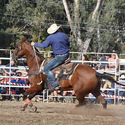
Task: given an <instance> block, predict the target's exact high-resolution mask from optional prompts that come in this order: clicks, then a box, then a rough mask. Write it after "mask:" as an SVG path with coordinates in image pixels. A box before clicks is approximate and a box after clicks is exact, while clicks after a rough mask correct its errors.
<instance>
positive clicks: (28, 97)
mask: <svg viewBox="0 0 125 125" xmlns="http://www.w3.org/2000/svg"><path fill="white" fill-rule="evenodd" d="M35 95H36V92H34V93H32V94H28V93H27V92H25V94H24V97H25V98H26V99H25V101H24V103H23V104H22V106H21V111H25V109H26V108H27V106H29V107H30V108H31V109H32V110H33V111H34V112H36V111H37V107H36V106H34V105H33V103H32V102H31V99H32V98H33V97H34V96H35Z"/></svg>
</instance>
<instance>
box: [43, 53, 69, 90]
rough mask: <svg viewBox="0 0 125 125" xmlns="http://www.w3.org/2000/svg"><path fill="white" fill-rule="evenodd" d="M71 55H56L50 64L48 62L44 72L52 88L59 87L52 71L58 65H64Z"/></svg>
mask: <svg viewBox="0 0 125 125" xmlns="http://www.w3.org/2000/svg"><path fill="white" fill-rule="evenodd" d="M68 57H69V53H67V54H64V55H56V56H55V57H54V58H53V59H52V60H51V61H50V62H48V63H47V64H46V65H45V67H44V72H45V74H46V76H47V78H48V82H49V83H50V84H51V85H52V87H54V88H55V87H57V86H58V82H57V81H56V79H55V75H54V74H53V72H52V71H51V70H52V69H54V68H55V67H57V66H58V65H60V64H62V63H63V62H64V61H65V60H66V59H68Z"/></svg>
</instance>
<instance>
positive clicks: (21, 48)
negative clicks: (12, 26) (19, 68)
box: [12, 37, 27, 62]
mask: <svg viewBox="0 0 125 125" xmlns="http://www.w3.org/2000/svg"><path fill="white" fill-rule="evenodd" d="M26 40H27V39H26V37H23V38H22V40H21V41H20V42H19V43H18V44H17V47H16V48H15V50H14V52H13V55H12V59H13V60H14V61H15V62H17V59H18V58H21V57H23V56H24V55H26V49H27V48H26V45H25V44H26Z"/></svg>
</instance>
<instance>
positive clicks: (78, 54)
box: [0, 49, 125, 103]
mask: <svg viewBox="0 0 125 125" xmlns="http://www.w3.org/2000/svg"><path fill="white" fill-rule="evenodd" d="M0 51H2V52H5V54H6V53H8V54H7V55H8V57H3V56H0V59H1V60H4V61H7V62H9V63H10V61H11V60H12V51H13V50H7V49H0ZM51 53H52V52H51V51H48V52H45V51H41V54H43V55H44V57H50V56H51ZM5 54H3V55H5ZM86 54H88V55H90V56H91V57H92V56H93V55H94V56H95V55H96V56H97V57H101V56H103V55H104V54H109V55H111V54H112V53H95V52H88V53H86ZM116 55H117V54H116ZM82 56H83V53H81V52H70V57H71V61H72V62H77V63H87V64H91V63H96V64H100V63H107V62H104V61H83V58H82ZM77 57H81V58H80V59H77ZM19 60H21V61H22V60H25V58H21V59H19ZM4 63H5V62H4ZM111 63H114V64H115V65H116V62H111ZM122 65H125V63H123V61H122ZM119 66H120V64H119ZM0 69H9V70H10V74H9V76H3V75H0V78H9V81H8V83H7V84H4V83H2V84H1V82H0V88H1V87H5V88H8V89H9V93H7V94H1V95H12V93H11V88H12V87H13V88H14V87H17V88H29V87H30V86H28V85H27V86H23V85H13V84H12V83H11V79H12V78H26V79H27V78H28V77H17V76H11V70H12V69H28V67H27V66H25V67H24V66H17V67H11V66H10V67H6V64H4V65H1V66H0ZM108 73H114V75H115V78H116V74H117V72H116V69H115V70H114V71H108ZM120 73H123V71H121V70H120V72H119V74H120ZM105 90H106V91H108V90H109V89H105ZM123 90H124V89H123ZM110 91H114V93H115V94H114V95H115V96H117V95H116V85H115V88H114V89H110ZM119 91H120V90H119ZM115 96H114V97H108V96H107V97H106V96H105V98H106V99H113V100H114V103H116V97H115ZM42 97H43V101H48V99H49V98H54V97H56V96H52V95H51V96H50V95H49V94H48V91H43V94H42ZM57 97H62V96H57ZM63 97H65V98H75V96H63ZM86 98H93V97H86Z"/></svg>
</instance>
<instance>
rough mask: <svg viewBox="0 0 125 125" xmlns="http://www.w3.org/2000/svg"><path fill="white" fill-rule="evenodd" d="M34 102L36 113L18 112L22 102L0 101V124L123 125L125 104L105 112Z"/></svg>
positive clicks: (94, 107)
mask: <svg viewBox="0 0 125 125" xmlns="http://www.w3.org/2000/svg"><path fill="white" fill-rule="evenodd" d="M33 103H34V104H35V105H36V106H37V107H38V112H37V113H33V112H31V111H30V108H27V109H26V111H24V112H23V111H20V106H21V104H22V101H20V102H17V101H0V125H125V105H108V109H107V110H104V109H103V108H102V106H101V105H100V104H97V105H95V104H88V105H86V106H82V107H80V108H77V109H74V110H73V109H72V107H73V106H74V105H75V104H73V103H52V102H51V103H43V102H41V101H40V102H33Z"/></svg>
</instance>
